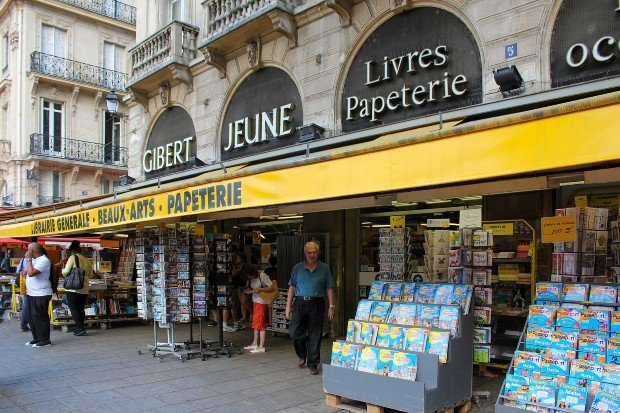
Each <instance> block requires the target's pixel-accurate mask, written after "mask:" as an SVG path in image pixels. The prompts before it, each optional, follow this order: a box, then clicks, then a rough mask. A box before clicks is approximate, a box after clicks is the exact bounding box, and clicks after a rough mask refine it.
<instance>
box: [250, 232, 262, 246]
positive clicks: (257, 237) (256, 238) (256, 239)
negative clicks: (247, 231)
mask: <svg viewBox="0 0 620 413" xmlns="http://www.w3.org/2000/svg"><path fill="white" fill-rule="evenodd" d="M252 244H254V245H260V231H252Z"/></svg>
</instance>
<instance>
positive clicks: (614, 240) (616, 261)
mask: <svg viewBox="0 0 620 413" xmlns="http://www.w3.org/2000/svg"><path fill="white" fill-rule="evenodd" d="M611 258H612V260H613V266H612V267H610V275H611V276H612V279H613V280H614V282H620V220H616V221H611Z"/></svg>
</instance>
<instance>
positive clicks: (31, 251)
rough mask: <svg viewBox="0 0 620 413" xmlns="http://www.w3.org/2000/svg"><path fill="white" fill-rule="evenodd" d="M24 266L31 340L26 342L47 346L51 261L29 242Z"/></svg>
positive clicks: (37, 345) (41, 248)
mask: <svg viewBox="0 0 620 413" xmlns="http://www.w3.org/2000/svg"><path fill="white" fill-rule="evenodd" d="M24 258H25V260H24V261H25V262H26V266H25V273H26V293H27V295H28V311H29V320H28V321H29V324H30V331H31V332H32V340H31V341H29V342H28V343H26V345H31V346H32V347H35V348H38V347H47V346H50V345H51V344H52V343H51V342H50V317H49V314H48V307H49V303H50V300H51V299H52V282H51V279H50V278H51V272H52V263H51V261H50V260H49V258H47V256H46V254H45V249H44V248H43V247H42V246H41V245H39V244H37V243H36V242H31V243H30V244H28V251H26V254H25V256H24Z"/></svg>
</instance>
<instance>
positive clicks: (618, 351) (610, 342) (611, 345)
mask: <svg viewBox="0 0 620 413" xmlns="http://www.w3.org/2000/svg"><path fill="white" fill-rule="evenodd" d="M607 363H613V364H618V365H620V337H610V338H608V339H607Z"/></svg>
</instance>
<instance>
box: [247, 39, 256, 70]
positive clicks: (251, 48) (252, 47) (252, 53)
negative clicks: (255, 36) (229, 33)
mask: <svg viewBox="0 0 620 413" xmlns="http://www.w3.org/2000/svg"><path fill="white" fill-rule="evenodd" d="M246 50H247V52H248V61H249V62H250V66H255V65H256V63H257V61H258V44H257V43H256V42H255V41H254V40H252V41H249V42H248V45H247V47H246Z"/></svg>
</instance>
